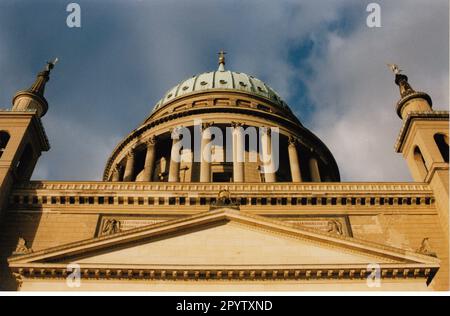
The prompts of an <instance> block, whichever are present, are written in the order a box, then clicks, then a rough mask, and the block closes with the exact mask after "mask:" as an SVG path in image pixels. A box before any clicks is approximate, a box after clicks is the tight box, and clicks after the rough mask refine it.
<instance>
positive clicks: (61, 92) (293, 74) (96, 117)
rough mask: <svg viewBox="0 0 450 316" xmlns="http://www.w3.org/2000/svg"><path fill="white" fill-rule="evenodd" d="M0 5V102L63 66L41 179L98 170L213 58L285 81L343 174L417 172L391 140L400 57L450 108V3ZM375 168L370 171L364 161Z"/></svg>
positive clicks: (414, 78)
mask: <svg viewBox="0 0 450 316" xmlns="http://www.w3.org/2000/svg"><path fill="white" fill-rule="evenodd" d="M370 2H371V1H361V0H342V1H333V0H328V1H326V0H321V1H317V0H315V1H312V0H310V1H305V0H302V1H300V0H298V1H297V0H290V1H287V0H286V1H264V0H254V1H249V0H246V1H231V0H230V1H206V0H202V1H193V0H187V1H173V0H165V1H144V0H96V1H92V0H88V1H81V0H80V1H77V3H78V4H80V6H81V10H82V11H81V17H82V27H81V28H79V29H75V28H72V29H71V28H68V27H67V26H66V17H67V15H68V13H67V12H66V10H65V9H66V6H67V4H69V3H70V1H63V0H53V1H43V0H40V1H33V0H28V1H25V0H1V1H0V69H1V72H2V75H1V76H0V107H1V108H6V107H9V106H10V103H11V98H12V96H13V95H14V93H15V92H16V91H17V90H19V89H22V88H26V87H28V86H29V85H30V84H31V83H32V81H33V80H34V77H35V74H36V73H37V72H38V71H39V70H40V69H41V68H42V67H43V65H44V63H45V61H46V60H48V59H50V58H53V57H55V56H57V57H59V59H60V63H59V64H58V65H57V68H55V70H54V72H53V74H52V78H51V81H50V82H49V84H48V88H47V93H46V97H47V100H48V101H49V104H50V109H49V112H48V114H47V115H46V116H45V117H44V118H43V123H44V125H45V128H46V131H47V134H48V136H49V139H50V143H51V145H52V149H51V150H50V152H48V153H44V154H43V155H42V156H41V158H40V161H39V162H38V165H37V169H36V171H35V174H34V178H35V179H52V180H100V179H101V175H102V172H103V167H104V165H105V163H106V159H107V158H108V155H109V154H110V153H111V151H112V150H113V148H114V146H115V145H116V144H117V143H118V142H119V141H120V139H121V138H123V137H124V136H126V135H127V134H128V133H129V132H130V131H131V130H133V129H134V128H136V127H137V126H138V125H139V124H140V123H141V122H142V121H143V120H144V118H145V117H146V116H147V115H148V114H149V112H150V111H151V109H152V107H153V105H154V104H155V103H156V102H157V101H158V100H159V98H160V97H161V96H162V95H163V94H164V92H166V91H167V90H168V89H169V88H171V87H172V86H173V85H175V84H177V83H178V82H180V81H182V80H183V79H185V78H186V77H190V76H192V75H193V74H196V73H201V72H205V71H210V70H213V69H215V68H217V55H216V53H217V51H218V50H220V49H222V48H223V49H225V50H226V51H227V52H228V55H227V66H226V67H227V68H228V69H231V70H235V71H241V72H245V73H248V74H252V75H254V76H256V77H258V78H260V79H262V80H264V81H265V82H266V83H267V84H269V85H270V86H272V87H273V88H274V89H275V90H277V91H278V92H279V93H280V95H281V96H283V97H284V99H285V100H286V101H287V103H288V104H289V105H290V106H291V108H292V109H293V110H294V112H295V113H296V114H297V115H298V116H299V117H300V119H301V121H302V122H303V124H304V125H305V126H307V127H308V128H310V129H311V130H312V131H313V132H315V133H316V134H317V135H318V136H319V137H321V139H322V140H323V141H324V142H325V143H326V144H327V145H328V147H329V148H330V150H331V151H332V152H333V154H334V155H335V158H336V160H337V162H338V165H339V167H340V170H341V174H342V178H343V180H345V181H404V180H410V177H409V172H408V170H407V168H406V163H405V162H404V161H403V159H402V158H401V157H400V155H399V154H396V153H395V152H394V149H393V145H394V143H395V139H396V136H397V133H398V131H399V129H400V126H401V121H400V120H399V119H398V117H396V114H395V111H394V104H395V102H396V101H397V99H398V92H397V89H396V87H395V85H394V84H393V78H392V74H390V73H389V71H388V70H387V67H386V66H385V64H386V63H387V62H396V63H399V64H400V65H401V66H402V68H403V69H406V72H407V74H408V75H409V77H410V81H411V83H412V85H413V87H415V88H416V89H417V90H423V91H426V92H428V93H429V94H430V95H431V96H432V98H433V100H434V104H435V107H436V108H442V109H445V108H447V107H448V86H449V83H448V68H449V67H448V41H449V35H448V12H449V8H448V1H446V0H431V1H424V0H423V1H420V0H396V1H392V0H391V1H378V3H379V4H380V5H381V8H382V11H381V13H382V15H381V17H382V28H379V29H370V28H368V27H367V26H366V23H365V21H366V17H367V14H368V13H367V12H366V6H367V4H368V3H370ZM368 167H369V168H368Z"/></svg>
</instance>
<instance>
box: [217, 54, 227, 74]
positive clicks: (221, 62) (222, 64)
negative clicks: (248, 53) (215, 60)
mask: <svg viewBox="0 0 450 316" xmlns="http://www.w3.org/2000/svg"><path fill="white" fill-rule="evenodd" d="M218 54H219V71H225V54H226V52H225V51H224V50H223V49H222V50H221V51H220V52H219V53H218Z"/></svg>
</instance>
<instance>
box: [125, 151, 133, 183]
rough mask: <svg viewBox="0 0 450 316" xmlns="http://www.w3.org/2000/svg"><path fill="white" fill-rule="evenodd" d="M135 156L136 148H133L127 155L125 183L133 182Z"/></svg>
mask: <svg viewBox="0 0 450 316" xmlns="http://www.w3.org/2000/svg"><path fill="white" fill-rule="evenodd" d="M134 156H135V148H132V149H131V150H130V152H129V153H128V154H127V163H126V165H125V173H124V175H123V181H133V177H134Z"/></svg>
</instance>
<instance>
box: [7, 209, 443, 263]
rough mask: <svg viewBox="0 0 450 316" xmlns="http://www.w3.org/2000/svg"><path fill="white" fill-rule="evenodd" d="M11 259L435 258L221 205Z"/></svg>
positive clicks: (360, 260)
mask: <svg viewBox="0 0 450 316" xmlns="http://www.w3.org/2000/svg"><path fill="white" fill-rule="evenodd" d="M10 262H11V263H14V262H24V263H25V262H35V263H36V262H41V263H44V262H48V263H50V262H53V263H54V262H61V263H63V262H64V263H68V262H80V263H98V264H217V263H222V264H319V265H320V264H350V263H354V264H364V263H365V264H368V263H417V262H421V263H436V262H438V260H437V259H435V258H431V257H428V256H423V255H419V254H416V253H411V252H408V251H405V250H401V249H396V248H392V247H386V246H382V245H378V244H374V243H369V242H363V241H360V240H356V239H354V238H350V237H342V236H337V235H333V234H326V233H322V232H317V231H313V230H310V229H306V228H298V227H295V228H294V227H292V226H290V225H287V224H283V223H281V222H279V221H274V220H270V219H267V218H264V217H260V216H255V215H250V214H246V213H243V212H239V211H235V210H230V209H221V210H216V211H213V212H207V213H202V214H198V215H194V216H191V217H188V218H184V219H181V220H174V221H168V222H165V223H159V224H155V225H150V226H147V227H141V228H138V229H134V230H130V231H127V232H124V233H119V234H116V235H112V236H107V237H99V238H95V239H92V240H87V241H83V242H79V243H73V244H69V245H66V246H61V247H56V248H52V249H47V250H43V251H40V252H36V253H32V254H28V255H22V256H15V257H11V258H10Z"/></svg>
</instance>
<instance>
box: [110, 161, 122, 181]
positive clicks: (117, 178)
mask: <svg viewBox="0 0 450 316" xmlns="http://www.w3.org/2000/svg"><path fill="white" fill-rule="evenodd" d="M112 181H113V182H118V181H120V167H119V166H118V165H116V166H115V167H114V171H113V175H112Z"/></svg>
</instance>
